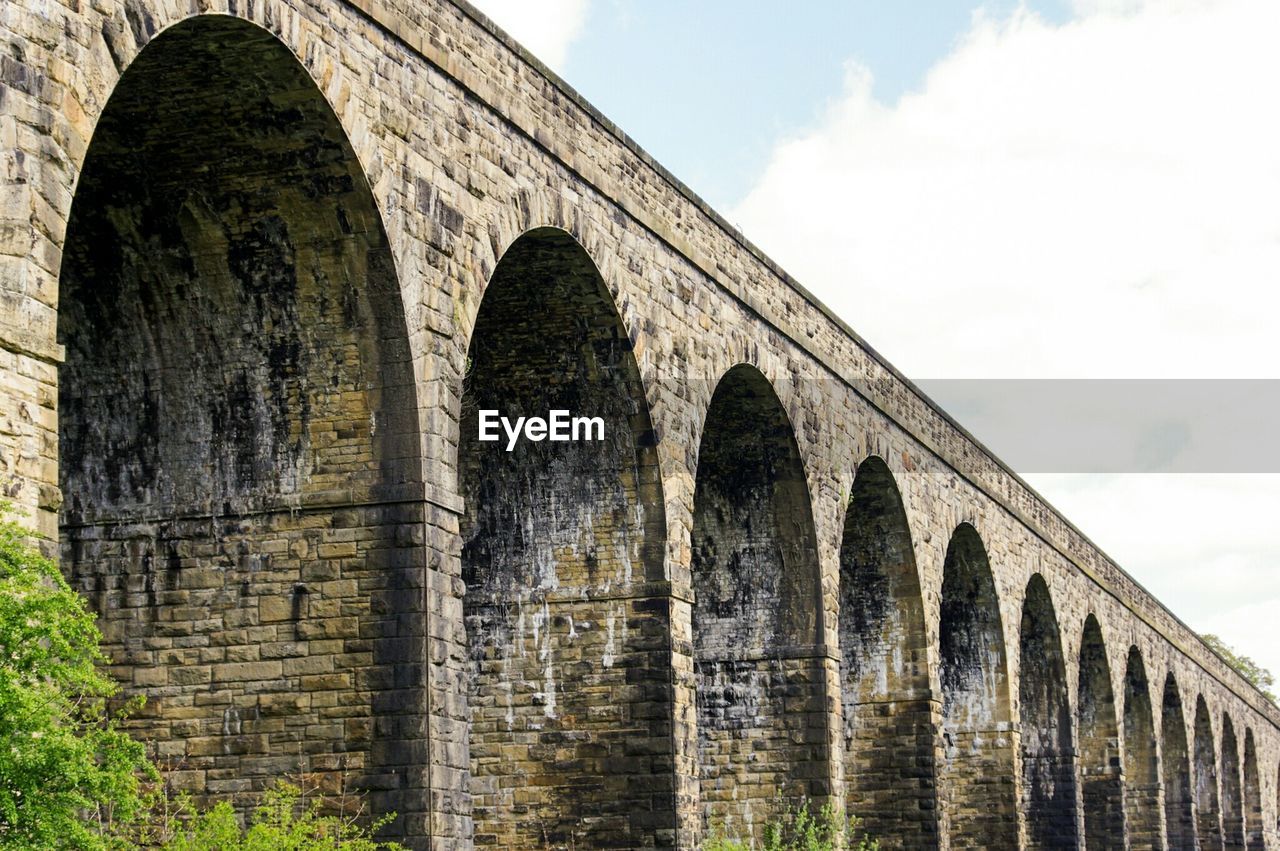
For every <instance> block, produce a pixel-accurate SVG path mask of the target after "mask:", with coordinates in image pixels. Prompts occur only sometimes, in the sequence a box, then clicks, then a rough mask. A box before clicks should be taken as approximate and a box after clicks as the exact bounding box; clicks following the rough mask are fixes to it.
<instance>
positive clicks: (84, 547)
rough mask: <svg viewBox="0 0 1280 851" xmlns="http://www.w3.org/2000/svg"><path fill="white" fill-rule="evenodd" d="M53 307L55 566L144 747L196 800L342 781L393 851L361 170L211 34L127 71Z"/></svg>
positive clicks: (214, 28)
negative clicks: (87, 618)
mask: <svg viewBox="0 0 1280 851" xmlns="http://www.w3.org/2000/svg"><path fill="white" fill-rule="evenodd" d="M59 287H60V305H61V306H60V309H59V317H58V322H59V327H58V332H59V338H60V341H61V342H62V343H63V345H64V346H65V347H66V361H65V363H64V364H63V365H62V366H61V368H60V370H59V398H58V407H59V457H60V465H59V482H60V486H61V489H62V493H63V494H64V496H65V500H64V503H63V505H62V509H61V515H60V525H61V548H62V559H63V565H64V569H65V570H66V572H67V573H68V574H69V575H70V577H71V578H72V581H73V582H74V583H75V584H76V585H77V586H78V587H79V588H80V590H81V591H83V592H84V593H85V594H86V595H87V596H88V597H89V598H90V599H91V601H93V604H94V605H95V607H96V608H97V611H98V612H99V614H100V616H101V618H102V624H103V633H104V637H105V641H106V651H107V653H108V656H109V657H110V659H111V661H112V663H113V664H116V665H128V666H129V667H131V668H133V669H134V670H135V672H136V673H135V678H134V681H133V683H132V687H133V689H134V690H136V691H142V692H146V693H147V695H148V698H149V700H148V704H147V708H146V711H145V713H144V714H143V715H142V716H140V717H139V718H138V719H137V722H136V723H138V724H139V725H145V728H146V732H145V737H146V738H149V739H162V740H168V741H171V742H179V743H184V744H183V747H184V750H183V752H182V753H171V754H170V755H171V756H172V757H173V758H174V759H175V760H176V761H178V762H180V763H181V767H182V782H183V784H184V785H186V787H187V788H188V789H189V790H190V791H192V792H194V793H196V794H197V796H198V797H203V796H205V795H225V796H234V797H235V800H236V801H237V802H238V803H241V804H244V805H248V804H250V803H251V802H252V801H253V800H254V799H255V797H256V793H257V792H260V791H261V790H262V789H263V788H264V787H265V786H266V785H268V784H270V783H271V782H272V781H273V779H274V778H276V777H278V776H281V775H282V774H286V773H295V772H302V773H307V774H309V775H312V776H317V777H319V778H320V779H321V783H322V786H323V788H325V789H326V790H333V789H336V788H337V787H338V786H339V785H341V784H342V783H343V775H344V773H346V774H348V775H350V779H353V780H354V782H355V784H356V785H357V786H360V785H365V786H372V787H375V789H376V791H375V796H376V798H375V802H374V805H375V806H378V807H379V808H383V809H384V810H385V809H395V810H397V811H399V812H400V813H401V814H402V822H401V823H399V824H397V825H395V826H393V831H395V832H400V831H402V830H409V831H410V832H412V831H413V830H415V829H416V828H415V827H413V826H414V825H420V824H421V823H423V822H424V821H425V818H421V817H417V816H416V814H418V813H420V812H422V811H424V810H425V809H426V808H427V806H428V802H427V801H426V800H425V798H426V795H425V790H424V789H423V788H422V783H423V781H422V779H421V777H422V772H421V771H420V768H421V765H420V763H421V760H422V758H423V755H424V754H425V753H426V750H427V748H426V743H425V739H424V738H423V736H424V735H425V732H424V731H425V729H426V724H425V718H424V708H423V707H424V705H425V697H424V689H423V682H422V679H423V676H422V672H423V671H424V669H425V657H424V652H423V643H422V641H421V636H422V635H423V634H424V632H425V628H424V626H423V624H424V614H423V606H422V601H421V600H420V599H419V597H420V595H416V594H413V593H411V590H410V589H413V588H416V587H419V586H420V584H421V579H420V576H419V574H420V572H421V570H422V569H423V555H422V553H421V552H420V549H421V548H420V547H413V546H410V545H407V544H406V543H405V539H406V538H407V537H411V536H410V535H407V534H406V533H407V530H408V529H410V528H412V527H414V526H416V525H420V524H421V523H422V522H423V506H422V501H421V485H420V483H421V479H422V476H421V461H420V455H421V453H420V436H419V430H418V422H417V401H416V389H415V385H414V381H413V369H412V365H411V356H410V351H409V344H408V333H407V328H406V325H405V321H404V314H403V309H402V306H401V303H400V288H399V283H398V280H397V275H396V271H395V268H394V264H393V260H392V256H391V251H390V248H389V245H388V240H387V236H386V233H385V232H384V230H383V226H382V222H381V218H380V215H379V212H378V209H377V205H376V202H375V200H374V197H373V194H372V192H371V190H370V188H369V185H368V183H367V181H366V179H365V177H364V173H363V171H362V169H361V167H360V164H359V162H358V160H357V157H356V155H355V153H354V151H353V150H352V148H351V145H350V143H349V141H348V140H347V138H346V136H345V134H344V132H343V129H342V127H341V124H340V122H339V120H338V118H337V117H336V116H335V115H334V113H333V111H332V110H331V109H330V107H329V105H328V104H327V102H326V101H325V99H324V97H323V95H322V94H321V92H320V91H319V89H318V88H317V87H316V85H315V83H314V82H313V80H312V79H311V78H310V76H309V75H308V73H307V71H306V70H305V69H304V68H303V66H302V65H301V64H300V63H299V62H298V61H297V59H296V58H295V57H294V56H293V54H292V53H291V52H290V51H289V49H288V48H287V47H286V46H285V45H284V44H282V43H281V42H280V41H278V40H277V39H276V38H275V36H273V35H272V34H270V33H268V32H267V31H265V30H263V29H261V28H259V27H257V26H256V25H253V24H250V23H247V22H244V21H241V20H239V19H236V18H232V17H229V16H222V15H209V16H203V17H196V18H192V19H189V20H187V21H184V22H182V23H179V24H176V25H174V26H173V27H171V28H169V29H167V30H165V31H164V32H162V33H161V34H160V35H158V36H157V37H156V38H154V39H153V40H152V41H151V42H150V43H149V44H147V45H146V46H145V47H144V48H143V49H142V50H141V52H140V53H139V54H138V55H137V57H136V58H135V59H134V60H133V61H132V63H131V64H130V65H129V66H128V68H127V69H126V70H125V72H124V74H123V75H122V77H121V79H120V80H119V82H118V84H117V86H116V89H115V91H114V92H113V93H112V95H111V98H110V100H109V101H108V103H107V105H106V107H105V110H104V111H103V113H102V115H101V117H100V119H99V122H98V124H97V127H96V129H95V132H94V135H93V139H92V142H91V144H90V146H89V149H88V151H87V154H86V159H85V162H84V166H83V169H82V172H81V175H80V178H79V182H78V185H77V189H76V193H75V198H74V201H73V204H72V208H71V213H70V217H69V221H68V229H67V238H66V242H65V246H64V252H63V263H62V269H61V274H60V280H59ZM415 639H417V640H415ZM143 672H145V678H144V674H143ZM157 677H158V679H157ZM335 706H342V707H344V708H343V710H342V712H341V713H340V714H339V713H335V712H334V711H333V710H332V707H335ZM304 730H305V731H306V734H305V740H306V745H305V747H304V745H303V743H302V742H303V739H304V736H303V731H304ZM405 825H409V827H407V828H406V827H405Z"/></svg>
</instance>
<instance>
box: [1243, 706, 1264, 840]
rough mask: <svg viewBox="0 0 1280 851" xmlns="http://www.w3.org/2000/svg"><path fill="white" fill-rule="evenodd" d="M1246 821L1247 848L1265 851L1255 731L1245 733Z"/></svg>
mask: <svg viewBox="0 0 1280 851" xmlns="http://www.w3.org/2000/svg"><path fill="white" fill-rule="evenodd" d="M1244 820H1245V831H1244V832H1245V846H1246V847H1247V848H1248V849H1249V851H1264V849H1265V848H1266V847H1267V838H1266V830H1265V828H1264V827H1263V820H1262V778H1261V777H1260V776H1259V775H1258V748H1257V745H1256V744H1254V740H1253V730H1251V729H1249V728H1248V727H1246V728H1245V731H1244Z"/></svg>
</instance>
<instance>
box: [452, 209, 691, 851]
mask: <svg viewBox="0 0 1280 851" xmlns="http://www.w3.org/2000/svg"><path fill="white" fill-rule="evenodd" d="M557 410H559V411H567V412H569V414H568V415H569V416H583V417H598V418H600V420H602V422H603V429H602V430H596V431H591V432H588V431H587V429H586V428H585V427H584V429H583V430H582V431H580V432H579V434H578V439H570V440H566V441H554V440H550V439H538V440H533V439H528V438H527V437H524V438H519V439H517V440H516V441H515V442H514V443H509V442H508V439H507V436H506V435H505V433H503V430H502V429H501V428H496V429H495V432H496V433H497V434H499V435H500V437H499V439H497V440H491V441H490V440H481V439H480V434H481V426H480V423H481V419H480V418H481V412H484V411H495V412H497V414H495V415H492V416H502V417H506V418H507V419H508V420H509V421H511V422H515V421H516V418H517V417H542V418H544V419H545V418H549V417H550V416H551V414H550V412H552V411H557ZM485 416H486V417H487V418H491V415H488V414H486V415H485ZM592 428H594V426H592ZM525 434H526V435H527V434H528V432H525ZM535 434H536V433H535ZM570 436H572V432H570ZM588 436H590V439H587V438H588ZM655 442H656V440H655V435H654V433H653V429H652V425H651V422H650V417H649V409H648V405H647V402H646V399H645V394H644V391H643V387H642V385H641V380H640V373H639V369H638V366H637V364H636V360H635V357H634V354H633V352H632V346H631V342H630V339H629V338H628V335H627V333H626V331H625V329H624V328H623V326H622V322H621V320H620V318H619V316H618V314H617V311H616V309H615V308H614V305H613V300H612V298H611V296H610V295H609V291H608V289H607V288H606V287H605V283H604V281H603V280H602V278H601V276H600V274H599V272H598V271H597V269H596V267H595V264H594V263H593V262H592V260H591V258H590V257H589V256H588V255H587V253H586V252H585V251H584V250H583V249H582V247H581V246H580V245H578V243H577V242H576V241H574V240H573V238H572V237H570V236H569V234H567V233H565V232H563V231H560V230H554V229H550V228H543V229H538V230H534V231H530V232H528V233H526V234H525V235H524V236H522V237H520V238H519V239H518V240H516V241H515V243H513V244H512V245H511V247H509V248H508V249H507V251H506V252H505V253H504V255H503V257H502V259H501V260H500V261H499V263H498V265H497V267H496V268H495V270H494V273H493V275H492V277H491V279H490V281H489V284H488V288H487V289H486V291H485V295H484V299H483V301H482V302H481V305H480V310H479V313H478V315H477V318H476V324H475V328H474V331H473V333H472V337H471V343H470V347H469V354H468V371H467V374H466V376H465V378H464V382H463V392H462V406H461V417H460V436H459V446H458V471H459V480H460V485H461V492H462V495H463V498H464V500H465V505H466V512H465V515H464V517H463V519H462V523H461V537H462V541H463V546H462V579H463V581H464V583H465V586H466V591H465V595H464V598H463V604H462V610H463V618H464V622H465V625H466V637H467V647H468V667H467V671H468V688H467V695H468V712H469V721H470V725H469V749H470V758H469V768H470V794H471V804H472V818H473V822H474V835H475V842H476V844H478V845H479V844H483V845H485V846H486V847H496V848H512V849H514V848H529V847H542V846H544V845H551V846H556V847H566V846H567V847H574V846H576V847H619V846H630V845H639V844H642V842H641V837H642V836H643V835H645V834H646V833H647V832H651V831H652V830H653V829H654V826H655V824H666V823H667V822H669V821H670V820H671V819H673V818H674V815H673V813H674V807H673V806H672V804H671V801H672V795H673V788H672V785H671V783H672V782H673V781H672V780H671V774H670V771H669V769H665V768H664V765H666V764H667V763H668V762H669V760H670V753H671V744H670V743H671V740H672V730H671V721H670V717H671V716H670V701H671V699H672V686H671V684H670V662H669V657H670V648H669V640H668V639H667V636H668V634H669V631H668V627H667V605H666V600H665V599H663V598H654V597H653V596H651V595H650V594H651V592H650V591H648V590H646V589H647V588H648V586H647V585H646V583H649V582H654V581H658V580H660V579H661V578H662V576H663V570H664V565H663V559H664V557H665V556H664V551H665V546H664V541H665V534H666V531H665V530H666V521H665V517H664V508H663V501H662V494H661V481H660V477H659V472H658V463H657V453H656V450H655ZM508 447H510V448H508ZM641 672H643V674H644V675H643V676H638V675H639V674H640V673H641ZM664 820H665V821H664Z"/></svg>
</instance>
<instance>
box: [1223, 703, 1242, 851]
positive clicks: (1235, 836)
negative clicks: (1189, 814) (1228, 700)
mask: <svg viewBox="0 0 1280 851" xmlns="http://www.w3.org/2000/svg"><path fill="white" fill-rule="evenodd" d="M1222 840H1223V845H1224V846H1225V847H1226V848H1227V849H1228V851H1244V848H1245V836H1244V790H1243V783H1242V781H1241V770H1240V742H1239V740H1238V739H1237V738H1236V729H1235V725H1234V724H1233V723H1232V722H1231V716H1230V715H1228V714H1227V713H1225V712H1223V713H1222Z"/></svg>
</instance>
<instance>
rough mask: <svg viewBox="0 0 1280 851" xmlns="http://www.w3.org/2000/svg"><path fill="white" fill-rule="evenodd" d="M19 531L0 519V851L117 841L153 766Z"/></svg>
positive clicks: (91, 645) (58, 583)
mask: <svg viewBox="0 0 1280 851" xmlns="http://www.w3.org/2000/svg"><path fill="white" fill-rule="evenodd" d="M0 511H3V506H0ZM27 534H28V533H27V532H26V531H25V530H23V529H20V528H18V527H17V526H14V525H12V524H10V523H0V849H6V851H7V849H24V851H25V850H26V849H32V848H40V849H51V851H54V849H62V848H76V849H90V851H94V849H115V848H122V847H126V846H125V845H123V844H122V842H121V841H120V840H118V839H114V838H113V837H114V836H115V834H116V829H117V826H118V825H119V824H121V823H127V822H129V821H131V820H133V819H136V818H138V817H139V816H140V815H141V811H142V809H143V805H142V801H141V798H140V795H139V780H140V779H141V778H146V777H148V776H154V769H152V768H151V767H150V764H149V763H148V762H147V759H146V752H145V749H144V747H143V746H142V744H140V743H138V742H135V741H134V740H133V739H131V738H130V737H129V736H128V735H127V734H125V733H124V732H123V731H122V730H121V729H120V728H119V724H120V720H121V718H122V717H123V713H124V711H123V710H122V711H120V712H111V711H110V710H109V709H108V707H107V698H109V697H111V696H113V695H114V694H115V692H116V689H117V687H116V685H115V684H114V683H113V682H112V681H111V680H110V679H108V678H107V677H106V676H104V675H103V674H102V673H101V672H100V671H99V670H98V668H97V665H98V663H100V662H101V661H103V658H102V654H101V651H100V650H99V649H98V644H99V642H100V641H101V634H100V633H99V632H98V628H97V625H96V624H95V623H94V618H93V615H92V614H91V613H90V612H89V610H88V608H87V607H86V606H85V603H84V601H83V600H82V599H81V598H80V596H79V595H78V594H76V593H75V592H74V591H73V590H72V589H71V588H70V586H68V585H67V583H66V581H65V580H64V579H63V578H62V574H61V573H59V572H58V568H57V566H56V565H55V564H54V563H53V562H52V561H50V560H49V559H47V558H44V557H43V556H41V555H40V554H39V553H38V552H36V551H35V550H33V549H32V548H31V547H30V546H28V545H27V544H26V543H25V540H24V539H25V537H26V535H27ZM134 705H135V706H136V705H137V704H134ZM126 708H131V707H126Z"/></svg>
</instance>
